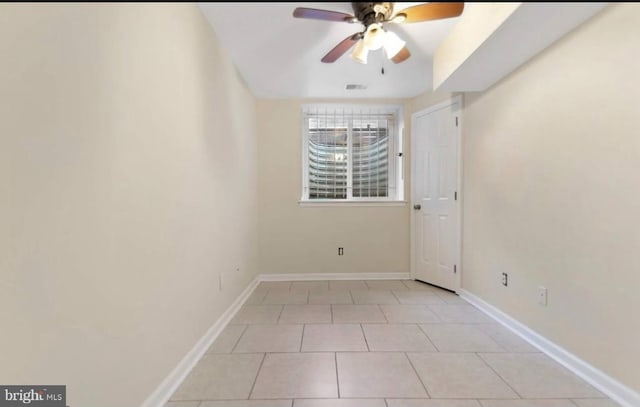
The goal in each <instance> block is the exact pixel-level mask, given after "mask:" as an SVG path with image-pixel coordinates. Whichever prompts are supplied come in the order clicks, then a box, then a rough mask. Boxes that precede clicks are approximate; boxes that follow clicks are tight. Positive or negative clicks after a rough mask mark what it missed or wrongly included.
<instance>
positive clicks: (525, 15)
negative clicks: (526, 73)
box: [199, 2, 609, 98]
mask: <svg viewBox="0 0 640 407" xmlns="http://www.w3.org/2000/svg"><path fill="white" fill-rule="evenodd" d="M416 4H422V3H394V8H395V10H394V11H395V12H396V13H397V12H398V11H400V10H402V9H404V8H407V7H410V6H413V5H416ZM607 4H609V3H560V2H551V3H468V4H467V6H466V7H465V11H464V12H463V13H462V15H461V16H460V17H456V18H449V19H444V20H436V21H426V22H421V23H412V24H408V23H405V24H386V25H385V28H386V29H388V30H390V31H394V32H396V33H397V34H398V35H399V36H400V37H401V38H402V39H404V40H405V41H406V42H407V47H408V48H409V50H410V51H411V54H412V55H411V57H410V58H409V59H407V60H406V61H404V62H402V63H400V64H394V63H392V62H390V61H388V60H387V59H386V57H385V56H384V53H383V51H382V50H378V51H373V52H370V53H369V62H368V64H367V65H362V64H359V63H357V62H355V61H354V60H352V59H351V58H350V56H349V52H347V53H346V54H344V55H343V56H342V57H341V58H339V59H338V60H337V61H336V62H334V63H332V64H325V63H322V62H321V61H320V60H321V59H322V57H323V56H324V55H325V54H326V53H327V52H329V51H330V50H331V49H332V48H333V47H334V46H335V45H336V44H338V43H339V42H340V41H342V40H344V39H345V38H347V37H348V36H350V35H352V34H354V33H356V32H360V31H362V29H363V26H362V25H361V24H359V23H357V24H349V23H345V22H331V21H321V20H310V19H300V18H294V17H293V10H294V9H295V8H296V7H309V8H319V9H325V10H333V11H340V12H343V13H348V14H353V10H352V8H351V3H199V6H200V8H201V9H202V11H203V13H204V15H205V16H206V17H207V19H208V20H209V22H210V23H211V26H212V27H213V29H214V31H215V32H216V34H217V35H218V38H219V40H220V42H221V43H222V46H223V47H224V48H225V49H226V50H227V51H228V52H229V54H230V56H231V59H232V60H233V62H234V64H235V65H236V67H237V69H238V71H239V72H240V74H241V75H242V76H243V78H244V80H245V81H246V82H247V85H248V86H249V88H250V89H251V91H252V92H253V94H254V95H255V96H257V97H260V98H410V97H414V96H417V95H419V94H421V93H424V92H426V91H430V90H432V88H433V75H432V71H433V66H434V63H433V58H434V55H435V54H436V50H437V49H438V48H440V46H441V45H442V43H443V42H445V39H447V42H446V43H445V44H444V45H443V46H442V47H441V48H440V51H442V50H445V51H446V50H447V49H451V47H453V49H454V50H455V51H456V53H460V52H459V51H465V52H463V53H462V54H463V55H464V58H463V59H462V60H461V61H457V63H456V64H455V66H453V70H452V71H451V72H449V73H448V75H447V78H446V79H445V80H444V82H443V83H440V85H439V87H438V89H439V90H444V91H461V92H465V91H481V90H483V89H486V88H487V87H488V86H490V85H491V84H493V83H495V82H496V81H498V80H499V79H500V78H502V77H504V76H506V75H507V74H509V72H511V71H513V70H514V69H516V68H517V67H518V66H520V65H521V64H522V63H524V62H526V61H527V60H528V59H530V58H531V57H533V56H534V55H536V54H537V53H539V52H540V51H542V50H543V49H544V48H546V47H548V46H549V45H551V44H552V43H554V42H555V41H556V40H558V39H559V38H561V37H563V36H564V35H566V34H567V33H568V32H570V31H571V30H573V29H574V28H576V27H577V26H579V25H580V24H582V23H583V22H584V21H586V20H588V19H589V18H591V17H592V16H593V15H595V14H597V13H598V12H599V11H600V10H601V9H602V8H604V7H605V6H606V5H607ZM514 5H515V6H516V7H515V9H514V7H513V6H514ZM502 7H506V8H507V9H509V10H511V11H510V14H509V15H508V17H507V18H506V20H504V21H503V22H502V23H501V25H500V26H498V27H497V28H496V27H492V28H491V30H487V27H485V26H487V25H488V24H489V20H491V18H492V16H496V15H500V14H501V11H500V9H501V8H502ZM492 8H493V9H495V10H497V11H498V14H492V13H493V11H492V10H491V9H492ZM504 10H505V9H504V8H502V11H504ZM513 10H515V11H513ZM487 13H489V14H487ZM461 32H462V33H464V34H465V35H463V36H460V35H456V34H460V33H461ZM449 34H451V36H449ZM454 39H455V40H457V41H453V40H454ZM452 41H453V43H452ZM476 43H477V44H476ZM473 44H475V45H474V46H472V47H470V45H473ZM440 51H439V54H440ZM452 58H453V57H452V56H451V55H448V56H447V58H445V59H446V60H445V61H444V62H445V64H444V66H448V65H451V63H450V62H451V61H452ZM439 62H443V61H442V58H441V56H440V55H439V56H438V57H437V58H436V68H437V72H438V73H440V70H439V69H440V68H441V67H442V66H443V64H441V63H439ZM383 67H384V75H383V74H382V73H381V68H383ZM347 84H362V85H366V86H367V89H365V90H346V89H345V85H347Z"/></svg>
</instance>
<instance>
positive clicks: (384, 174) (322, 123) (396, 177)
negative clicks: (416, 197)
mask: <svg viewBox="0 0 640 407" xmlns="http://www.w3.org/2000/svg"><path fill="white" fill-rule="evenodd" d="M401 112H402V110H401V108H400V107H399V106H332V105H323V106H318V105H314V106H305V108H304V109H303V143H302V146H303V148H302V162H303V169H302V171H303V174H302V179H303V189H302V201H308V202H346V201H398V200H402V198H403V197H402V182H401V179H400V177H401V176H402V154H401V153H400V152H401V147H402V145H401V137H399V134H401V131H400V129H401V120H402V114H401Z"/></svg>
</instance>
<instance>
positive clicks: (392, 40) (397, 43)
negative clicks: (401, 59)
mask: <svg viewBox="0 0 640 407" xmlns="http://www.w3.org/2000/svg"><path fill="white" fill-rule="evenodd" d="M405 44H406V42H404V41H403V40H402V39H400V37H398V35H397V34H396V33H394V32H391V31H387V32H386V33H385V36H384V52H385V54H387V58H389V59H391V58H393V57H395V56H396V55H397V54H398V52H400V51H401V50H402V48H404V46H405Z"/></svg>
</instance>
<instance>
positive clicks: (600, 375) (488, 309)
mask: <svg viewBox="0 0 640 407" xmlns="http://www.w3.org/2000/svg"><path fill="white" fill-rule="evenodd" d="M458 294H460V297H462V298H463V299H464V300H466V301H468V302H469V303H470V304H472V305H474V306H475V307H476V308H478V309H480V310H481V311H483V312H484V313H485V314H487V315H488V316H490V317H491V318H493V319H495V320H496V321H498V322H499V323H501V324H502V325H504V326H505V327H506V328H508V329H509V330H511V331H512V332H513V333H515V334H516V335H518V336H520V337H521V338H522V339H524V340H525V341H527V342H529V343H530V344H531V345H533V346H535V347H536V348H538V349H539V350H540V351H541V352H543V353H545V354H546V355H547V356H549V357H551V358H552V359H553V360H555V361H556V362H558V363H560V364H561V365H562V366H564V367H566V368H567V369H569V370H571V371H572V372H573V373H575V374H576V375H578V376H579V377H581V378H582V379H583V380H585V381H586V382H587V383H589V384H591V385H592V386H593V387H595V388H596V389H598V390H600V391H601V392H602V393H604V394H605V395H607V396H608V397H609V398H611V399H612V400H614V401H616V402H617V403H619V404H620V405H621V406H623V407H638V406H640V394H639V393H638V392H636V391H634V390H633V389H631V388H629V387H627V386H625V385H624V384H622V383H620V382H618V381H617V380H615V379H614V378H612V377H611V376H609V375H607V374H606V373H604V372H602V371H601V370H599V369H597V368H595V367H594V366H592V365H590V364H589V363H587V362H585V361H584V360H582V359H580V358H579V357H577V356H575V355H574V354H572V353H570V352H568V351H567V350H565V349H564V348H562V347H560V346H558V345H556V344H555V343H553V342H551V341H550V340H548V339H547V338H545V337H543V336H542V335H540V334H538V333H537V332H535V331H533V330H532V329H530V328H529V327H527V326H526V325H524V324H522V323H521V322H518V321H517V320H515V319H514V318H512V317H510V316H509V315H507V314H505V313H504V312H502V311H500V310H499V309H498V308H496V307H494V306H493V305H491V304H489V303H487V302H486V301H484V300H482V299H481V298H479V297H477V296H475V295H474V294H471V293H470V292H468V291H467V290H460V291H458Z"/></svg>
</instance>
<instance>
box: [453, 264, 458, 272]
mask: <svg viewBox="0 0 640 407" xmlns="http://www.w3.org/2000/svg"><path fill="white" fill-rule="evenodd" d="M457 272H458V268H457V267H456V265H455V264H454V265H453V274H456V273H457Z"/></svg>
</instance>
